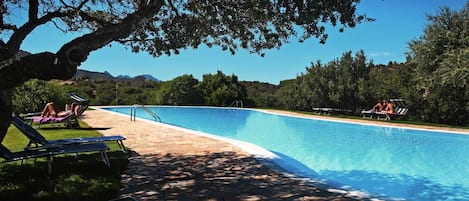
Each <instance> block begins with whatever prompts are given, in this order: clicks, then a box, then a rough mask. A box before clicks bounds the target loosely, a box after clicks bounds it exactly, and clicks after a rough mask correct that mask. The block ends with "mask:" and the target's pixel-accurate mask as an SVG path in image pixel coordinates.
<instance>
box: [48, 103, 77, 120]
mask: <svg viewBox="0 0 469 201" xmlns="http://www.w3.org/2000/svg"><path fill="white" fill-rule="evenodd" d="M76 109H77V105H76V104H74V103H72V105H71V108H70V110H66V111H61V110H60V109H58V108H57V106H55V104H54V102H49V103H47V104H46V106H45V107H44V109H43V110H42V113H41V117H65V116H67V115H70V114H71V113H72V111H75V110H76Z"/></svg>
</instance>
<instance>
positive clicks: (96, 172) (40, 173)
mask: <svg viewBox="0 0 469 201" xmlns="http://www.w3.org/2000/svg"><path fill="white" fill-rule="evenodd" d="M108 156H109V159H110V162H111V167H110V168H109V167H106V166H105V165H104V163H103V162H102V161H101V156H100V154H80V155H79V156H78V157H76V156H74V155H65V156H58V157H55V158H54V161H53V171H52V174H51V175H49V174H48V173H47V161H46V160H44V159H37V160H30V161H27V162H26V163H25V164H23V165H20V163H19V162H17V163H16V162H11V163H5V164H1V165H0V200H23V201H42V200H44V201H45V200H47V201H59V200H69V201H81V200H89V201H103V200H110V199H112V198H115V197H117V194H118V192H119V184H120V174H121V173H122V172H123V171H124V170H125V169H126V168H127V164H128V160H127V157H128V155H123V154H122V152H120V151H112V152H109V153H108Z"/></svg>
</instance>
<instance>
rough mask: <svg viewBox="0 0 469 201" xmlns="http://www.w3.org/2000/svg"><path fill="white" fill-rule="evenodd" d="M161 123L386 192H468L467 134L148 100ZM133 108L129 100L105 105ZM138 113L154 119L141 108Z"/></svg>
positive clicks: (345, 184) (331, 179) (330, 179)
mask: <svg viewBox="0 0 469 201" xmlns="http://www.w3.org/2000/svg"><path fill="white" fill-rule="evenodd" d="M148 108H149V109H151V110H152V111H153V112H155V113H156V114H158V115H159V116H160V117H161V119H162V122H163V123H167V124H171V125H176V126H179V127H184V128H188V129H191V130H196V131H201V132H204V133H209V134H213V135H218V136H223V137H228V138H232V139H237V140H242V141H247V142H251V143H254V144H256V145H259V146H261V147H264V148H266V149H268V150H270V151H272V152H274V153H276V154H277V155H278V156H280V157H281V158H283V159H282V160H280V165H281V166H282V167H285V168H287V169H290V170H293V171H295V172H296V173H300V174H303V175H306V176H309V177H312V178H314V179H319V180H324V181H326V182H327V183H328V184H331V185H333V186H336V187H341V188H352V189H357V190H362V191H365V192H368V193H370V194H372V195H377V196H379V197H381V196H385V197H387V198H389V199H394V198H395V199H400V198H402V199H408V200H469V135H461V134H454V133H443V132H430V131H426V130H414V129H402V128H393V127H379V126H371V125H362V124H353V123H344V122H332V121H324V120H315V119H306V118H295V117H289V116H281V115H273V114H269V113H265V112H261V111H257V110H244V109H241V110H238V109H226V108H210V107H148ZM105 109H107V110H110V111H114V112H119V113H123V114H130V107H116V108H105ZM137 115H138V116H139V117H142V118H146V119H152V118H151V116H150V115H148V114H147V113H145V112H143V111H137Z"/></svg>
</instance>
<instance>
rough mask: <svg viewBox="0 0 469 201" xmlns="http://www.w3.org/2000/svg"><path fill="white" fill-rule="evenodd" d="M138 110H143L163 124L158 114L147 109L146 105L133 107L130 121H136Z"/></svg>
mask: <svg viewBox="0 0 469 201" xmlns="http://www.w3.org/2000/svg"><path fill="white" fill-rule="evenodd" d="M137 108H142V109H143V110H144V111H145V112H147V113H148V114H150V115H151V116H152V117H153V118H154V119H155V121H159V122H161V118H160V117H159V116H158V115H157V114H155V113H154V112H153V111H151V110H150V109H148V108H147V107H145V105H139V104H135V105H133V107H132V108H131V109H130V121H135V116H136V115H137Z"/></svg>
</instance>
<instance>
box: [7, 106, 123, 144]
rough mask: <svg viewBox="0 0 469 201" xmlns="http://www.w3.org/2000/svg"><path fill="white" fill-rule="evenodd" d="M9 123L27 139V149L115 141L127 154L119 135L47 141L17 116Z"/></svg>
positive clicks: (121, 137)
mask: <svg viewBox="0 0 469 201" xmlns="http://www.w3.org/2000/svg"><path fill="white" fill-rule="evenodd" d="M11 122H12V123H13V125H15V126H16V127H17V128H18V129H19V130H20V131H21V133H22V134H23V135H25V136H26V137H27V138H28V139H29V143H28V145H27V147H26V148H27V149H29V148H31V147H32V146H33V145H35V147H39V146H42V147H53V146H57V145H65V144H88V143H97V142H105V141H116V142H117V144H118V145H119V147H120V149H121V151H122V152H124V153H127V150H126V147H125V145H124V142H123V140H125V137H123V136H120V135H113V136H101V137H86V138H67V139H59V140H47V139H46V138H45V137H44V136H43V135H41V134H40V133H39V132H37V131H36V129H34V128H33V127H31V126H30V125H29V124H27V123H26V122H24V121H23V120H21V119H20V118H19V117H18V116H16V115H13V116H12V121H11Z"/></svg>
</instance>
